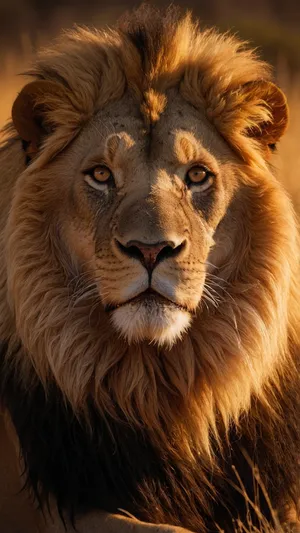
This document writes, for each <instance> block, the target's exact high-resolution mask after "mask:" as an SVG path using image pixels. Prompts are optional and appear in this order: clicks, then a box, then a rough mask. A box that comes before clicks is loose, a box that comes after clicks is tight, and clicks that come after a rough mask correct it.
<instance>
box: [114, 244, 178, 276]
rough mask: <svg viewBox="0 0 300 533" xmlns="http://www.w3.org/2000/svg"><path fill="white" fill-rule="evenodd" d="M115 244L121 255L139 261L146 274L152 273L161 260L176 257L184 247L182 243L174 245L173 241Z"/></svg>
mask: <svg viewBox="0 0 300 533" xmlns="http://www.w3.org/2000/svg"><path fill="white" fill-rule="evenodd" d="M117 243H118V246H119V248H120V249H121V250H122V252H123V253H125V254H126V255H128V256H129V257H134V258H135V259H139V260H140V261H141V263H143V265H144V266H145V267H146V268H147V270H148V272H152V270H153V268H154V267H155V266H156V265H157V263H158V262H160V261H162V260H163V259H167V258H168V257H173V256H175V255H177V254H178V253H179V252H180V250H181V249H182V248H183V246H184V243H183V242H181V243H180V244H179V245H176V244H175V242H173V241H163V242H156V243H153V244H148V243H145V242H141V241H129V242H127V243H126V245H123V244H121V243H120V242H119V241H117Z"/></svg>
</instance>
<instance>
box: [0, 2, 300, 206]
mask: <svg viewBox="0 0 300 533" xmlns="http://www.w3.org/2000/svg"><path fill="white" fill-rule="evenodd" d="M148 3H153V4H155V5H158V6H159V7H161V6H165V5H168V4H169V3H170V1H169V2H168V1H164V0H163V1H162V0H157V1H156V2H155V1H153V2H152V1H151V0H150V2H148ZM174 3H176V4H179V5H181V6H182V7H184V8H189V9H192V10H193V12H194V13H195V15H197V16H198V17H199V18H200V21H201V23H202V26H204V27H207V26H212V25H213V26H217V27H218V28H219V29H220V30H221V31H226V30H231V31H232V32H234V33H236V34H237V35H238V36H239V37H240V38H242V39H246V40H247V41H249V42H250V43H251V45H252V46H254V47H256V48H258V52H259V54H260V55H261V56H262V57H263V58H264V59H266V60H268V61H269V62H271V63H272V64H273V66H274V73H275V77H276V79H277V82H278V83H279V85H280V86H281V87H282V88H283V90H284V91H285V92H286V94H287V96H288V100H289V104H290V109H291V121H290V126H289V130H288V132H287V134H286V135H285V137H284V138H283V140H282V142H281V144H280V147H279V153H278V155H277V156H276V160H275V166H276V167H277V168H278V170H279V174H280V176H282V180H283V181H284V184H285V185H286V187H287V189H288V190H289V191H290V193H291V195H292V197H293V200H294V202H295V204H296V206H297V208H299V212H300V0H178V1H177V0H176V1H174ZM137 5H138V2H136V1H133V0H126V1H123V2H122V1H120V0H104V1H102V2H101V1H98V2H97V1H96V0H0V46H1V55H0V95H1V100H0V102H1V104H0V126H2V125H3V124H4V123H5V121H6V120H7V119H8V118H9V115H10V109H11V104H12V102H13V100H14V98H15V96H16V93H17V91H18V90H19V89H20V87H21V86H22V84H23V83H24V80H22V77H21V76H18V75H17V74H18V73H20V72H22V71H24V70H25V69H26V67H27V66H28V65H29V64H30V62H31V61H32V59H33V58H34V55H35V51H36V50H37V49H38V48H39V47H41V46H45V45H47V43H49V42H50V41H51V40H52V39H53V38H54V37H55V36H56V35H57V34H58V33H59V32H60V31H61V30H62V29H63V28H69V27H71V26H72V25H73V24H74V23H77V24H86V25H92V26H96V27H101V26H107V25H111V24H113V23H114V22H115V20H116V19H117V18H118V17H119V16H120V15H121V14H122V13H123V12H124V11H125V10H127V9H131V8H133V7H136V6H137Z"/></svg>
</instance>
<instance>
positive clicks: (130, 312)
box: [112, 302, 191, 346]
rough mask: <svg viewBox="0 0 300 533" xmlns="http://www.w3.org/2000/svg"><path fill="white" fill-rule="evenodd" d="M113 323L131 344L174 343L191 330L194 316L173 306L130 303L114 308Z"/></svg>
mask: <svg viewBox="0 0 300 533" xmlns="http://www.w3.org/2000/svg"><path fill="white" fill-rule="evenodd" d="M112 322H113V324H114V326H115V328H116V329H117V330H118V331H119V332H120V333H121V334H122V336H124V337H125V338H126V340H127V341H128V342H129V343H131V342H140V341H143V340H148V341H150V342H156V343H157V344H160V345H162V344H168V345H169V346H171V345H172V344H174V342H175V341H176V340H178V339H179V338H180V337H181V336H182V335H183V333H184V332H185V331H186V330H187V328H188V327H189V325H190V322H191V316H190V313H189V312H188V311H185V310H183V309H180V308H177V307H176V306H172V305H171V306H169V305H161V304H157V303H154V302H152V304H151V305H145V304H142V303H128V304H127V305H123V306H122V307H119V308H118V309H115V311H113V313H112Z"/></svg>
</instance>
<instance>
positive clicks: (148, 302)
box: [105, 288, 188, 313]
mask: <svg viewBox="0 0 300 533" xmlns="http://www.w3.org/2000/svg"><path fill="white" fill-rule="evenodd" d="M128 304H142V305H144V306H149V307H152V306H153V305H154V304H155V305H162V306H165V307H168V308H170V307H174V308H176V309H181V310H182V311H188V309H187V308H186V307H184V306H183V305H180V304H177V303H176V302H173V301H172V300H169V299H168V298H166V297H165V296H162V295H161V294H159V293H158V292H156V291H155V290H153V289H151V288H149V289H147V290H145V291H144V292H141V293H140V294H138V295H137V296H134V297H133V298H130V299H129V300H126V301H125V302H122V303H120V304H107V305H106V306H105V311H106V312H107V313H112V312H113V311H115V310H116V309H120V307H124V306H125V305H128Z"/></svg>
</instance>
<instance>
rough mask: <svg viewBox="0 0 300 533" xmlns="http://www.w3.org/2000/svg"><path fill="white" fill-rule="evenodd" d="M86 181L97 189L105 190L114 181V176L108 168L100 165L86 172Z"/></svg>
mask: <svg viewBox="0 0 300 533" xmlns="http://www.w3.org/2000/svg"><path fill="white" fill-rule="evenodd" d="M85 181H86V182H87V183H88V184H89V185H91V186H92V187H94V188H95V189H100V190H103V187H106V186H107V185H108V184H109V182H111V181H113V175H112V173H111V171H110V169H109V168H108V167H106V166H105V165H99V166H97V167H95V168H92V169H91V170H88V171H87V172H85Z"/></svg>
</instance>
